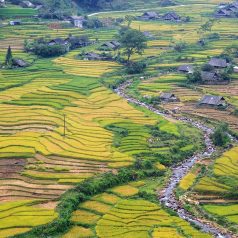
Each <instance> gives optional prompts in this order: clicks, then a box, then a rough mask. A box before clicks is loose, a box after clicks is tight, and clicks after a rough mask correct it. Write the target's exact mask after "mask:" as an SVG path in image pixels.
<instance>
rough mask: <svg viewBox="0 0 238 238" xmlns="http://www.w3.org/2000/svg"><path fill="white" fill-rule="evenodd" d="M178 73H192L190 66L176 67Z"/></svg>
mask: <svg viewBox="0 0 238 238" xmlns="http://www.w3.org/2000/svg"><path fill="white" fill-rule="evenodd" d="M178 71H179V72H182V73H188V74H191V73H193V66H192V65H181V66H179V67H178Z"/></svg>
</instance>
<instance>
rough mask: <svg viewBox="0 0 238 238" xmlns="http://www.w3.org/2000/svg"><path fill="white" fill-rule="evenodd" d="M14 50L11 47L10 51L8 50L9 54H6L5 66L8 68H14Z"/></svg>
mask: <svg viewBox="0 0 238 238" xmlns="http://www.w3.org/2000/svg"><path fill="white" fill-rule="evenodd" d="M12 60H13V58H12V49H11V46H10V45H9V47H8V49H7V54H6V58H5V65H6V66H12Z"/></svg>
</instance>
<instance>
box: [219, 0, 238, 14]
mask: <svg viewBox="0 0 238 238" xmlns="http://www.w3.org/2000/svg"><path fill="white" fill-rule="evenodd" d="M237 13H238V1H236V2H233V3H230V4H226V5H222V6H220V7H219V9H218V10H217V11H216V13H215V16H216V17H236V16H237Z"/></svg>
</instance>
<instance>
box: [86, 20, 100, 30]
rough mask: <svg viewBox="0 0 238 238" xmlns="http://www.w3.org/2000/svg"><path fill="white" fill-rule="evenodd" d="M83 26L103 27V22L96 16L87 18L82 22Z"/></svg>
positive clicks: (90, 27) (91, 27)
mask: <svg viewBox="0 0 238 238" xmlns="http://www.w3.org/2000/svg"><path fill="white" fill-rule="evenodd" d="M83 26H84V28H89V29H96V28H100V27H103V23H102V22H101V21H100V20H99V19H98V18H88V19H87V21H85V22H84V23H83Z"/></svg>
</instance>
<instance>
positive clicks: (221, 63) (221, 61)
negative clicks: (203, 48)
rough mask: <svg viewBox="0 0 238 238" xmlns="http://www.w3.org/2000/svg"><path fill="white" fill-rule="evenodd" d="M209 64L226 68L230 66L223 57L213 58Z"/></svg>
mask: <svg viewBox="0 0 238 238" xmlns="http://www.w3.org/2000/svg"><path fill="white" fill-rule="evenodd" d="M208 64H209V65H211V66H213V67H215V68H226V67H227V66H228V64H227V62H226V60H225V59H221V58H212V59H210V61H209V62H208Z"/></svg>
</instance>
